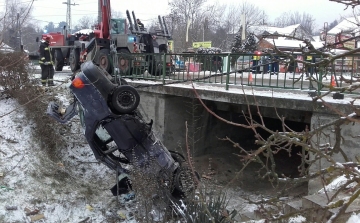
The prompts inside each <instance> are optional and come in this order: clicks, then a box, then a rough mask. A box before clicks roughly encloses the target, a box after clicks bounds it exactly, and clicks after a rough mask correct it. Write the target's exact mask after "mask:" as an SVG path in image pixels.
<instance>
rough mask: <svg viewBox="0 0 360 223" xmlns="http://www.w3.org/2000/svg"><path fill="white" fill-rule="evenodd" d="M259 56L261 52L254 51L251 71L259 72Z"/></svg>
mask: <svg viewBox="0 0 360 223" xmlns="http://www.w3.org/2000/svg"><path fill="white" fill-rule="evenodd" d="M260 58H261V52H260V51H255V52H254V55H253V57H252V62H253V64H252V72H253V73H255V74H256V73H260V66H259V61H260Z"/></svg>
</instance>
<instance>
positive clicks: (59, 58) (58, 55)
mask: <svg viewBox="0 0 360 223" xmlns="http://www.w3.org/2000/svg"><path fill="white" fill-rule="evenodd" d="M54 61H55V70H56V71H62V70H63V67H64V57H63V55H62V52H61V50H59V49H56V50H55V52H54Z"/></svg>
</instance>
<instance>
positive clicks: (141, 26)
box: [136, 19, 145, 31]
mask: <svg viewBox="0 0 360 223" xmlns="http://www.w3.org/2000/svg"><path fill="white" fill-rule="evenodd" d="M136 23H137V25H138V26H139V29H140V30H141V31H144V29H145V27H144V24H143V23H142V22H141V21H140V19H136Z"/></svg>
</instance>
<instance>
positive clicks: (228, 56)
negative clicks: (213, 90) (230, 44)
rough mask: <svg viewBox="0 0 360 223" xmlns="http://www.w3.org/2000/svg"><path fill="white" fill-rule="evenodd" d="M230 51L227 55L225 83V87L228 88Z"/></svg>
mask: <svg viewBox="0 0 360 223" xmlns="http://www.w3.org/2000/svg"><path fill="white" fill-rule="evenodd" d="M230 62H231V61H230V53H229V54H228V55H227V67H226V72H227V74H226V85H225V89H226V90H229V81H230Z"/></svg>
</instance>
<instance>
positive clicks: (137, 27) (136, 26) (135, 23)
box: [132, 11, 140, 32]
mask: <svg viewBox="0 0 360 223" xmlns="http://www.w3.org/2000/svg"><path fill="white" fill-rule="evenodd" d="M132 15H133V18H134V25H135V29H136V31H137V32H139V31H140V28H139V26H138V24H137V22H136V17H135V13H134V11H132Z"/></svg>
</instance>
